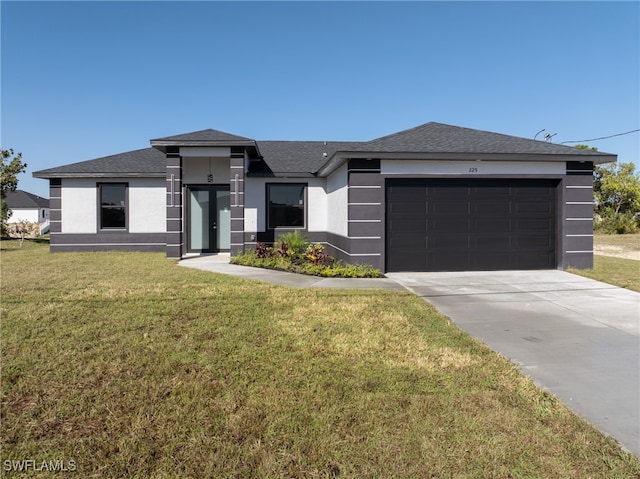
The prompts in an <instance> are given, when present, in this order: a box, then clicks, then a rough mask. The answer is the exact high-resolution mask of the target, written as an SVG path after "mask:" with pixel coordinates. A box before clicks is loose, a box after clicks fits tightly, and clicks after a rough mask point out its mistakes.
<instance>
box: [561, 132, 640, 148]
mask: <svg viewBox="0 0 640 479" xmlns="http://www.w3.org/2000/svg"><path fill="white" fill-rule="evenodd" d="M636 131H640V128H638V129H636V130H631V131H626V132H624V133H616V134H615V135H610V136H601V137H600V138H591V139H589V140H575V141H563V142H561V143H560V144H561V145H564V144H565V143H582V142H583V141H584V142H587V141H596V140H606V139H607V138H613V137H614V136H622V135H628V134H629V133H635V132H636Z"/></svg>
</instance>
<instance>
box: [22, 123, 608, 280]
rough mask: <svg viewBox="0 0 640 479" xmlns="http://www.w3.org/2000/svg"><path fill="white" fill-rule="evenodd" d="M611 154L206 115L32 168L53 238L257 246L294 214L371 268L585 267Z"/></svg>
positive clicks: (74, 245) (481, 136)
mask: <svg viewBox="0 0 640 479" xmlns="http://www.w3.org/2000/svg"><path fill="white" fill-rule="evenodd" d="M613 161H616V155H612V154H608V153H603V152H596V151H590V150H581V149H577V148H572V147H568V146H562V145H554V144H551V143H546V142H543V141H535V140H531V139H526V138H518V137H513V136H508V135H502V134H498V133H492V132H487V131H480V130H473V129H469V128H462V127H457V126H451V125H444V124H441V123H427V124H424V125H421V126H418V127H415V128H411V129H409V130H404V131H400V132H398V133H394V134H391V135H388V136H384V137H381V138H376V139H374V140H371V141H364V142H345V141H279V140H275V141H274V140H254V139H251V138H246V137H242V136H237V135H233V134H229V133H225V132H221V131H216V130H202V131H196V132H193V133H186V134H182V135H176V136H169V137H164V138H157V139H154V140H151V147H150V148H145V149H141V150H135V151H129V152H125V153H119V154H116V155H111V156H107V157H104V158H98V159H94V160H89V161H83V162H80V163H75V164H71V165H63V166H59V167H56V168H50V169H47V170H42V171H37V172H35V173H34V176H35V177H36V178H44V179H47V180H49V186H50V190H49V191H50V198H51V251H97V250H137V251H165V252H166V254H167V256H168V257H170V258H180V257H182V256H185V255H188V254H200V253H206V252H216V251H229V252H230V253H231V255H236V254H239V253H242V252H244V251H246V250H248V249H251V248H254V247H255V246H256V242H257V241H261V242H265V243H273V241H275V240H277V238H278V236H279V235H281V234H282V233H285V232H288V231H293V230H299V231H301V232H302V233H303V234H304V235H305V236H307V237H308V238H309V240H311V241H313V242H318V243H322V244H323V245H324V246H325V248H326V250H327V252H328V253H329V254H331V255H333V256H335V257H337V258H340V259H343V260H345V261H347V262H358V263H368V264H371V265H373V266H374V267H376V268H380V269H382V270H383V271H452V270H458V271H460V270H462V271H464V270H500V269H555V268H558V269H564V268H567V267H578V268H589V267H591V266H592V264H593V219H592V199H593V189H592V183H593V178H592V175H593V166H594V165H595V164H600V163H606V162H613Z"/></svg>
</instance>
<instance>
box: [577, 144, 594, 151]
mask: <svg viewBox="0 0 640 479" xmlns="http://www.w3.org/2000/svg"><path fill="white" fill-rule="evenodd" d="M574 148H577V149H579V150H590V151H598V149H597V148H596V147H595V146H589V145H583V144H581V143H579V144H577V145H575V146H574Z"/></svg>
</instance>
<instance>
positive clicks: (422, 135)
mask: <svg viewBox="0 0 640 479" xmlns="http://www.w3.org/2000/svg"><path fill="white" fill-rule="evenodd" d="M357 150H359V151H378V152H393V153H397V152H411V153H511V154H518V153H524V154H540V155H583V156H597V155H602V154H603V153H601V152H593V151H590V150H579V149H576V148H574V147H571V146H563V145H557V144H554V143H546V142H544V141H537V140H529V139H527V138H520V137H517V136H510V135H503V134H501V133H493V132H489V131H483V130H474V129H471V128H463V127H460V126H452V125H445V124H443V123H435V122H431V123H425V124H424V125H420V126H416V127H415V128H410V129H408V130H403V131H400V132H398V133H394V134H392V135H387V136H383V137H381V138H377V139H375V140H372V141H368V142H365V143H361V144H360V146H359V147H358V148H357ZM605 154H606V153H605Z"/></svg>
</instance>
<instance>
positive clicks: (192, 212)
mask: <svg viewBox="0 0 640 479" xmlns="http://www.w3.org/2000/svg"><path fill="white" fill-rule="evenodd" d="M187 191H188V198H189V199H188V206H187V209H188V211H187V235H188V238H187V241H188V248H187V251H188V252H189V253H217V252H218V251H229V249H230V243H231V203H230V192H229V186H225V185H217V186H189V187H188V188H187Z"/></svg>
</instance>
